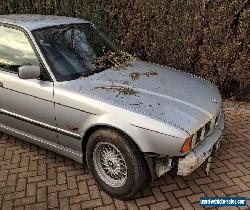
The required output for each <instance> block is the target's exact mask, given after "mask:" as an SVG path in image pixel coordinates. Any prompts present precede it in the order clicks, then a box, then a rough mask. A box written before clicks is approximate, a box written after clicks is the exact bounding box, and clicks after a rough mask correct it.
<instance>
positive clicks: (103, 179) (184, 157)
mask: <svg viewBox="0 0 250 210" xmlns="http://www.w3.org/2000/svg"><path fill="white" fill-rule="evenodd" d="M223 129H224V114H223V111H222V100H221V96H220V93H219V91H218V88H217V87H216V86H214V85H212V84H211V83H210V82H208V81H205V80H203V79H201V78H198V77H196V76H193V75H191V74H187V73H184V72H181V71H178V70H175V69H172V68H170V67H166V66H161V65H157V64H152V63H148V62H144V61H140V60H138V59H137V58H135V57H133V56H131V55H129V54H127V53H124V52H122V51H120V50H119V49H118V48H117V47H116V46H115V45H114V44H112V43H111V42H110V41H109V40H108V39H107V38H106V37H105V36H104V35H103V34H102V33H101V32H100V31H98V30H97V29H96V28H95V27H94V26H93V24H91V23H89V22H87V21H84V20H81V19H77V18H68V17H56V16H41V15H5V16H4V15H2V16H0V131H2V132H4V133H7V134H10V135H13V136H15V137H17V138H21V139H24V140H26V141H28V142H31V143H33V144H37V145H39V146H41V147H44V148H47V149H49V150H52V151H54V152H56V153H59V154H61V155H64V156H66V157H69V158H72V159H73V160H75V161H77V162H80V163H83V162H84V161H85V158H86V161H87V164H88V167H89V169H90V171H91V173H92V174H93V176H94V177H95V179H96V180H97V182H98V183H99V184H100V186H101V187H102V188H103V189H104V190H105V191H106V192H108V193H110V194H111V195H113V196H116V197H120V198H122V199H129V198H132V197H133V196H134V195H135V194H136V193H137V192H138V191H139V190H140V189H141V188H142V186H143V185H144V184H145V182H146V181H147V180H153V179H155V178H157V177H160V176H162V175H163V174H165V173H167V172H168V171H170V170H172V171H175V172H176V173H177V174H178V175H181V176H186V175H189V174H191V173H192V172H193V171H194V170H195V169H196V168H198V167H199V166H200V165H201V164H202V163H204V162H205V163H204V166H206V171H207V172H208V170H209V164H210V162H211V157H212V155H213V153H214V152H215V151H216V150H217V149H218V147H219V140H220V138H221V135H222V131H223Z"/></svg>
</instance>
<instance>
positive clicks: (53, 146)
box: [0, 123, 83, 163]
mask: <svg viewBox="0 0 250 210" xmlns="http://www.w3.org/2000/svg"><path fill="white" fill-rule="evenodd" d="M0 130H3V132H6V133H11V135H14V134H17V135H18V136H22V137H25V138H26V139H25V140H27V138H28V139H30V140H31V141H29V142H30V143H32V144H36V145H38V146H41V147H43V148H46V149H49V150H51V151H54V152H56V153H58V154H61V155H63V156H66V157H69V158H72V159H73V160H75V161H77V162H79V163H82V158H83V154H82V153H81V152H78V151H75V150H72V149H70V148H68V147H65V146H62V145H59V144H57V143H54V142H49V141H47V140H44V139H41V138H35V137H33V136H31V135H29V134H25V133H24V132H22V131H19V130H16V129H13V128H9V127H7V126H5V125H3V124H1V123H0ZM19 138H21V137H19ZM27 141H28V140H27Z"/></svg>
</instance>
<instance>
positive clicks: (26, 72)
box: [18, 65, 41, 79]
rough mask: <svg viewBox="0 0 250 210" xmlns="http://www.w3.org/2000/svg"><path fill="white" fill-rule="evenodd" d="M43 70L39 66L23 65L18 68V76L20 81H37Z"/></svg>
mask: <svg viewBox="0 0 250 210" xmlns="http://www.w3.org/2000/svg"><path fill="white" fill-rule="evenodd" d="M40 74H41V70H40V67H39V66H35V65H23V66H20V67H19V68H18V76H19V78H20V79H35V78H37V77H39V76H40Z"/></svg>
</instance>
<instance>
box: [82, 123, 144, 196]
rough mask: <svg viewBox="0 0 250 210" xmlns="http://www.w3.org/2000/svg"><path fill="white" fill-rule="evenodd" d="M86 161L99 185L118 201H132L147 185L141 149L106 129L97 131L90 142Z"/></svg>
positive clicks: (117, 132)
mask: <svg viewBox="0 0 250 210" xmlns="http://www.w3.org/2000/svg"><path fill="white" fill-rule="evenodd" d="M119 153H120V154H119ZM114 154H115V155H114ZM86 158H87V164H88V167H89V170H90V172H91V173H92V174H93V176H94V177H95V179H96V181H97V182H98V184H99V185H100V186H101V187H102V188H103V189H104V190H105V191H106V192H107V193H109V194H110V195H112V196H114V197H117V198H121V199H124V200H128V199H131V198H133V197H134V196H135V195H136V194H137V193H138V192H139V191H140V189H141V188H142V187H143V185H144V184H145V181H146V175H147V171H146V164H145V159H144V156H143V154H142V153H141V151H139V149H138V148H137V145H135V144H134V143H133V142H132V141H131V140H130V138H128V137H127V136H126V135H124V134H122V133H121V132H119V131H116V130H113V129H106V128H104V129H99V130H97V131H95V132H94V133H93V134H92V135H91V136H90V138H89V140H88V143H87V147H86ZM118 160H119V161H118ZM103 164H104V165H105V167H106V168H105V167H104V166H103ZM114 169H116V170H114ZM114 171H115V172H117V173H116V174H115V175H114V173H113V174H112V172H114Z"/></svg>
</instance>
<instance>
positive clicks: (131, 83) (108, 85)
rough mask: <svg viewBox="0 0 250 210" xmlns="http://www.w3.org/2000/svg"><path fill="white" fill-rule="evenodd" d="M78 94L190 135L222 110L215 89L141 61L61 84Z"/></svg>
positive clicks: (204, 82) (187, 76)
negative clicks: (151, 119)
mask: <svg viewBox="0 0 250 210" xmlns="http://www.w3.org/2000/svg"><path fill="white" fill-rule="evenodd" d="M61 86H62V87H63V88H66V89H70V90H71V91H74V92H77V93H78V94H79V93H81V94H84V95H85V96H88V97H91V98H94V99H97V100H101V101H103V102H105V103H108V104H111V105H116V106H118V107H122V108H124V109H126V110H129V111H133V112H136V113H139V114H143V115H145V116H147V117H150V118H153V119H156V120H159V121H163V122H166V123H169V124H172V125H174V126H176V127H179V128H182V129H183V130H185V131H187V132H188V133H190V134H191V133H193V132H195V131H196V130H198V129H199V128H200V127H201V126H203V125H204V124H205V123H206V122H208V121H209V120H211V119H212V117H213V116H215V115H216V113H217V112H218V110H219V109H220V107H221V96H220V93H219V91H218V88H217V87H216V86H214V85H212V84H211V83H210V82H207V81H205V80H203V79H200V78H198V77H195V76H193V75H191V74H187V73H184V72H181V71H177V70H174V69H172V68H169V67H164V66H161V65H157V64H152V63H147V62H143V61H133V62H130V63H129V65H128V66H127V67H124V68H120V69H115V68H112V69H107V70H105V71H103V72H100V73H96V74H94V75H91V76H89V77H86V78H82V79H77V80H73V81H67V82H62V83H61Z"/></svg>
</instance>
